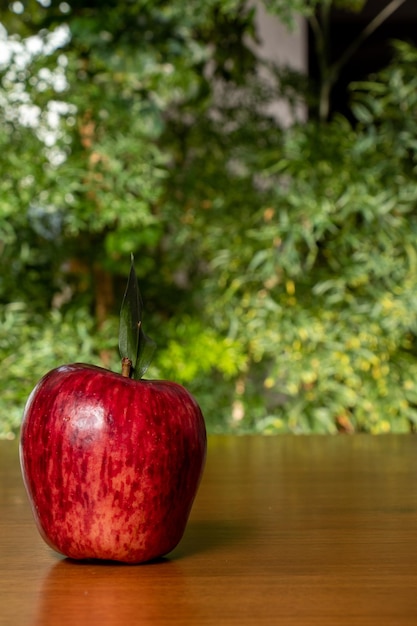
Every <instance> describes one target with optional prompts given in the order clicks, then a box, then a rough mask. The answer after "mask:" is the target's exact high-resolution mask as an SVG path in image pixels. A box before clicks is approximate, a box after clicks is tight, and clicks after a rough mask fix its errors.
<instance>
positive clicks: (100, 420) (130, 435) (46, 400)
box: [20, 363, 207, 563]
mask: <svg viewBox="0 0 417 626" xmlns="http://www.w3.org/2000/svg"><path fill="white" fill-rule="evenodd" d="M206 449H207V439H206V429H205V424H204V418H203V415H202V413H201V410H200V408H199V406H198V404H197V403H196V401H195V400H194V398H193V397H192V396H191V395H190V394H189V393H188V391H187V390H186V389H184V387H182V386H180V385H178V384H176V383H173V382H168V381H158V380H139V381H137V380H132V379H130V378H128V377H124V376H122V375H121V374H116V373H114V372H111V371H110V370H105V369H103V368H100V367H96V366H92V365H85V364H81V363H75V364H72V365H63V366H61V367H58V368H57V369H54V370H52V371H50V372H49V373H48V374H46V375H45V376H44V377H43V378H42V379H41V380H40V381H39V383H38V384H37V385H36V387H35V388H34V389H33V391H32V393H31V395H30V396H29V398H28V401H27V404H26V407H25V411H24V415H23V421H22V428H21V439H20V462H21V469H22V475H23V480H24V483H25V487H26V490H27V493H28V497H29V500H30V503H31V506H32V510H33V514H34V517H35V521H36V523H37V526H38V529H39V531H40V533H41V535H42V537H43V538H44V539H45V541H46V542H47V543H48V544H49V545H50V546H51V547H52V548H53V549H54V550H56V551H57V552H60V553H62V554H63V555H65V556H67V557H69V558H71V559H105V560H114V561H122V562H125V563H141V562H146V561H149V560H153V559H155V558H157V557H160V556H163V555H165V554H167V553H168V552H170V551H171V550H173V549H174V548H175V546H176V545H177V544H178V543H179V541H180V540H181V538H182V536H183V533H184V530H185V527H186V524H187V520H188V516H189V513H190V510H191V507H192V504H193V501H194V498H195V495H196V493H197V489H198V486H199V483H200V479H201V476H202V472H203V469H204V464H205V458H206Z"/></svg>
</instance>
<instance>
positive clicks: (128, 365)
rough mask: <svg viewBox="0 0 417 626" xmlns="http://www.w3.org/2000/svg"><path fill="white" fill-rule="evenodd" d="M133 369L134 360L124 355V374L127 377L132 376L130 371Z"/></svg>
mask: <svg viewBox="0 0 417 626" xmlns="http://www.w3.org/2000/svg"><path fill="white" fill-rule="evenodd" d="M131 369H132V361H131V360H130V359H129V358H128V357H127V356H125V357H123V359H122V376H124V377H125V378H130V372H131Z"/></svg>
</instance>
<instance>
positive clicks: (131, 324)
mask: <svg viewBox="0 0 417 626" xmlns="http://www.w3.org/2000/svg"><path fill="white" fill-rule="evenodd" d="M142 311H143V303H142V298H141V295H140V291H139V285H138V279H137V276H136V272H135V267H134V259H133V254H132V260H131V265H130V272H129V278H128V281H127V285H126V291H125V294H124V296H123V301H122V307H121V310H120V326H119V352H120V356H121V358H122V359H124V358H128V359H129V360H130V361H131V363H132V366H131V372H130V377H131V378H134V379H136V380H139V379H140V378H142V376H143V375H144V373H145V372H146V370H147V369H148V366H149V363H150V362H151V359H152V356H153V353H154V350H155V347H156V345H155V342H154V341H153V340H152V339H150V337H148V336H147V335H146V334H145V333H144V332H143V329H142Z"/></svg>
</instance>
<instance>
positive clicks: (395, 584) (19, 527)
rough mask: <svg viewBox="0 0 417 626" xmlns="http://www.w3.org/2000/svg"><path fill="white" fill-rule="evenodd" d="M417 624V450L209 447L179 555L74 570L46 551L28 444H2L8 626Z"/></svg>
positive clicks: (361, 440)
mask: <svg viewBox="0 0 417 626" xmlns="http://www.w3.org/2000/svg"><path fill="white" fill-rule="evenodd" d="M416 623H417V439H416V438H415V437H414V436H412V435H410V436H408V435H398V436H390V435H387V436H381V437H371V436H359V435H358V436H352V437H349V436H347V437H344V436H340V437H292V436H288V437H287V436H283V437H275V438H272V437H271V438H268V437H267V438H262V437H229V436H223V437H222V436H218V437H217V436H216V437H211V438H210V439H209V452H208V460H207V467H206V471H205V475H204V479H203V482H202V485H201V488H200V491H199V494H198V496H197V500H196V502H195V505H194V508H193V511H192V515H191V519H190V521H189V525H188V527H187V531H186V534H185V536H184V538H183V540H182V542H181V543H180V545H179V546H178V548H176V550H174V552H172V553H171V554H170V555H169V556H168V557H167V558H166V559H164V560H161V561H160V562H158V563H153V564H150V565H141V566H126V565H115V564H113V565H111V564H96V563H89V564H81V563H73V562H71V561H68V560H66V559H62V558H61V557H59V556H58V555H56V554H55V553H54V552H52V551H51V550H50V549H49V548H48V547H47V546H46V545H45V544H44V543H43V541H42V540H41V539H40V537H39V536H38V533H37V530H36V528H35V526H34V523H33V521H32V517H31V512H30V508H29V505H28V502H27V499H26V495H25V493H24V489H23V485H22V482H21V478H20V471H19V464H18V455H17V445H16V442H0V625H1V626H20V625H22V626H34V625H36V626H46V625H48V626H49V625H54V626H57V625H59V626H67V625H70V624H71V625H73V624H76V625H77V626H83V625H88V626H95V625H96V624H97V625H99V624H100V626H113V625H115V624H120V625H123V626H130V625H133V624H134V625H142V624H143V625H147V624H149V625H158V626H159V625H160V626H165V625H167V626H168V625H170V626H179V625H181V626H188V625H193V626H205V625H213V626H214V625H216V626H223V625H224V626H228V625H229V624H230V625H234V624H236V625H238V624H239V626H245V625H247V624H251V625H252V624H253V625H259V626H263V625H265V626H266V625H268V626H271V625H274V624H277V625H279V626H287V625H288V626H316V625H317V626H319V625H320V626H346V625H355V626H374V625H375V626H391V625H392V626H403V625H410V626H411V625H413V626H415V624H416Z"/></svg>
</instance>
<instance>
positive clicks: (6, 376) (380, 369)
mask: <svg viewBox="0 0 417 626" xmlns="http://www.w3.org/2000/svg"><path fill="white" fill-rule="evenodd" d="M316 4H317V3H316V2H300V1H299V0H297V1H294V2H293V3H288V2H287V3H281V2H280V1H276V2H274V3H272V4H271V5H270V6H269V8H270V9H271V11H274V12H275V13H276V14H278V15H280V16H281V17H282V18H283V19H289V17H290V13H289V12H288V8H289V7H290V8H292V9H296V10H299V11H302V12H304V14H305V15H307V17H308V15H309V12H311V11H312V9H313V7H314V6H315V5H316ZM318 4H320V3H318ZM325 4H328V3H327V2H326V3H325ZM359 4H360V3H358V6H359ZM18 5H19V6H20V5H21V7H22V10H21V11H20V10H19V11H18V12H17V13H16V12H13V11H12V9H11V8H9V9H1V10H0V23H3V24H4V25H5V28H6V29H7V30H8V33H9V37H11V46H12V47H11V57H10V59H7V62H4V63H3V65H2V66H0V80H1V82H0V118H1V119H0V148H1V149H0V168H1V172H2V176H1V180H0V262H1V273H0V307H1V308H0V359H1V362H2V373H1V377H0V432H1V434H2V435H5V436H8V435H10V433H13V432H16V430H17V429H18V427H19V422H20V419H21V414H22V410H23V406H24V403H25V400H26V398H27V396H28V394H29V393H30V391H31V389H32V388H33V386H34V384H35V383H36V381H37V380H38V379H39V378H40V377H41V376H42V375H43V374H44V373H46V371H48V370H49V369H51V368H53V367H56V366H58V365H61V364H62V363H65V362H73V361H87V362H92V363H96V364H99V365H100V364H101V365H104V366H105V367H110V368H112V369H115V370H116V371H117V370H119V362H118V355H117V332H118V323H117V314H118V309H119V307H120V304H121V299H122V296H123V289H124V286H125V283H126V279H127V275H128V272H129V264H130V253H131V252H133V253H134V254H135V258H136V264H135V265H136V271H137V273H138V276H139V281H140V286H141V291H142V295H143V298H144V301H145V316H144V328H145V331H146V332H147V333H148V334H149V335H150V336H151V337H152V338H153V339H154V340H155V341H156V343H157V345H158V349H157V351H156V354H155V357H154V361H153V363H152V364H151V366H150V369H149V376H152V377H163V378H170V379H174V380H177V381H178V382H180V383H184V384H185V385H186V386H187V387H188V388H189V389H190V391H192V392H193V393H194V394H195V395H196V397H197V398H198V400H199V403H200V404H201V406H202V408H203V412H204V414H205V416H206V420H207V424H208V428H209V430H211V431H233V432H262V433H279V432H294V433H309V432H319V433H336V432H338V431H346V432H371V433H382V432H388V431H395V432H404V431H409V430H413V429H414V426H415V424H416V422H417V411H416V407H417V340H416V337H417V324H416V320H417V297H416V295H415V285H416V281H417V238H416V236H417V223H416V203H417V186H416V183H415V178H416V176H415V174H416V166H417V115H416V114H417V89H416V84H415V83H416V78H415V76H416V72H415V68H416V66H417V50H415V49H414V48H413V47H411V46H410V45H408V44H405V43H397V44H396V57H395V59H394V61H393V62H392V64H391V65H390V66H389V67H387V68H386V69H385V70H384V71H383V72H381V73H380V74H379V75H378V76H374V77H372V78H371V79H370V80H369V81H368V82H367V83H362V84H358V85H352V103H353V104H352V107H353V111H354V114H355V116H356V120H357V123H356V124H355V125H352V124H350V123H349V122H348V121H347V120H346V119H344V118H342V117H341V116H334V117H333V118H332V119H330V120H328V121H323V120H322V121H319V120H316V119H314V118H310V119H309V120H308V121H303V120H301V121H298V122H295V123H294V124H293V125H291V126H290V127H281V126H280V124H279V123H278V122H277V120H276V119H275V118H274V117H272V116H271V115H270V114H268V112H267V111H268V106H267V105H268V103H271V102H274V101H275V99H276V97H277V94H278V93H280V94H281V95H282V94H284V95H285V94H287V95H288V99H289V102H290V103H293V104H294V106H295V105H298V104H299V103H300V102H308V101H309V100H310V99H311V93H310V92H309V91H308V89H309V87H308V85H306V84H304V83H303V82H302V81H299V80H298V77H296V76H292V77H291V76H290V75H288V74H286V75H285V76H286V78H285V80H286V81H287V82H286V83H285V89H284V88H283V86H284V78H283V76H284V72H283V74H282V75H280V71H279V68H278V69H277V70H276V72H275V75H276V76H277V77H278V79H280V78H281V82H278V83H277V84H274V83H273V82H271V81H270V80H265V79H264V74H263V73H262V72H259V71H258V70H259V61H258V60H257V58H256V56H255V54H254V48H253V45H252V44H251V43H250V42H251V41H252V42H253V40H254V38H256V31H255V26H254V16H255V13H254V10H252V9H248V8H247V5H246V3H244V2H240V1H239V0H228V1H227V2H225V1H224V0H222V1H221V0H205V1H204V2H200V3H198V10H197V9H196V8H194V5H193V4H190V3H185V4H184V5H182V4H180V3H171V2H164V1H156V0H155V1H152V2H149V1H147V0H146V1H145V0H130V1H129V2H127V3H120V2H116V0H103V2H101V3H100V6H99V7H97V6H96V5H97V3H95V2H93V1H92V0H90V1H89V2H79V1H77V0H71V1H69V2H68V3H62V2H58V1H55V0H51V2H49V3H46V2H38V1H37V0H33V1H26V2H25V1H23V0H22V2H21V3H15V4H14V5H12V6H14V7H15V11H16V7H18ZM266 5H268V3H266ZM35 34H37V35H38V37H40V38H41V39H42V40H43V42H44V47H43V48H42V49H41V48H40V47H39V46H37V44H36V41H37V40H34V39H33V35H35ZM3 37H5V35H4V34H3ZM25 41H26V42H29V50H30V53H29V52H27V51H26V52H24V50H23V48H22V46H23V43H24V42H25ZM291 81H293V82H291ZM299 85H302V89H301V91H300V90H299ZM33 120H35V122H34V121H33Z"/></svg>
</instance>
